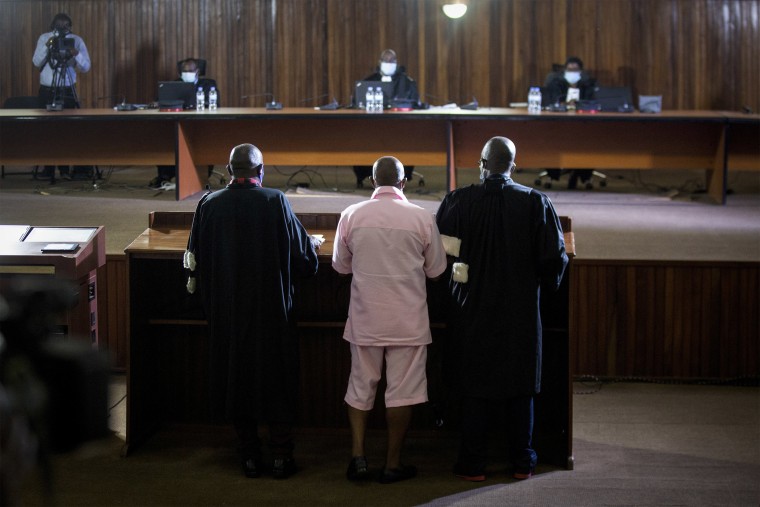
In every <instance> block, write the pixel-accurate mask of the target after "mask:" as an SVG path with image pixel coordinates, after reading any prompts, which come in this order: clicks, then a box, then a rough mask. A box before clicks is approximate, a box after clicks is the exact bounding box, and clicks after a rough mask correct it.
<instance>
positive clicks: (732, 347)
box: [570, 260, 760, 379]
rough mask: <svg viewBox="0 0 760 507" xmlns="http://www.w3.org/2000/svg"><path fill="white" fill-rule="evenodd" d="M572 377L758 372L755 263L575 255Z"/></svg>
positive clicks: (758, 275) (759, 305) (758, 273)
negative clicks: (604, 258) (602, 258)
mask: <svg viewBox="0 0 760 507" xmlns="http://www.w3.org/2000/svg"><path fill="white" fill-rule="evenodd" d="M572 276H573V281H572V283H571V291H572V292H571V294H570V356H571V358H573V359H572V363H573V364H572V365H571V371H572V372H573V373H574V374H575V375H599V376H607V377H664V378H720V379H731V378H736V377H751V376H757V375H758V374H760V365H759V363H760V295H759V287H760V265H758V264H757V263H729V262H713V263H711V262H668V263H663V262H645V261H640V262H633V261H594V260H576V261H575V262H574V263H573V269H572Z"/></svg>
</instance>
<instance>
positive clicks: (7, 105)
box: [3, 95, 45, 109]
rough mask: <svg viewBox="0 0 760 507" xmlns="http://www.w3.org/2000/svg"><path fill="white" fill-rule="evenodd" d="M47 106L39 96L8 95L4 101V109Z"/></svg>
mask: <svg viewBox="0 0 760 507" xmlns="http://www.w3.org/2000/svg"><path fill="white" fill-rule="evenodd" d="M43 107H45V106H44V104H43V103H42V100H41V99H40V98H39V97H38V96H36V95H35V96H30V97H8V98H7V99H5V102H3V109H41V108H43Z"/></svg>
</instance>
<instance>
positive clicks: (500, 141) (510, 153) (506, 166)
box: [480, 137, 517, 174]
mask: <svg viewBox="0 0 760 507" xmlns="http://www.w3.org/2000/svg"><path fill="white" fill-rule="evenodd" d="M516 155H517V148H515V143H513V142H512V141H510V140H509V139H507V138H506V137H492V138H491V139H489V140H488V142H487V143H486V144H485V146H483V151H482V152H481V153H480V157H481V158H482V159H484V160H485V161H486V169H488V172H489V173H491V174H504V173H507V172H509V171H511V170H512V168H513V167H514V162H515V156H516Z"/></svg>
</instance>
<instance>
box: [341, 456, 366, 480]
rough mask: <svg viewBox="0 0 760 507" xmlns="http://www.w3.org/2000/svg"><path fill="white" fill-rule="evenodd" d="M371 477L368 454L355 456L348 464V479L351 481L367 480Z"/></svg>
mask: <svg viewBox="0 0 760 507" xmlns="http://www.w3.org/2000/svg"><path fill="white" fill-rule="evenodd" d="M370 478H371V474H370V472H369V465H367V457H366V456H354V457H353V458H351V462H350V463H349V464H348V470H346V479H348V480H349V481H366V480H367V479H370Z"/></svg>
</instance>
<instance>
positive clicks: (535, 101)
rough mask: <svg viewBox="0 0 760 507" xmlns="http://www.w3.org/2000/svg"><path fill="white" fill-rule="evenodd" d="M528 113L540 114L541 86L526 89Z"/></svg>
mask: <svg viewBox="0 0 760 507" xmlns="http://www.w3.org/2000/svg"><path fill="white" fill-rule="evenodd" d="M528 114H541V88H539V87H537V86H532V87H531V88H530V91H528Z"/></svg>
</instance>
